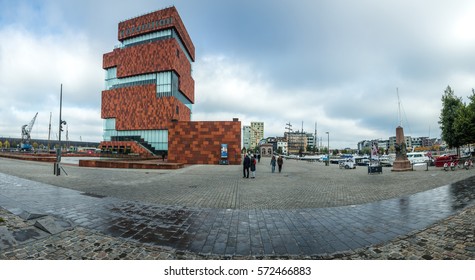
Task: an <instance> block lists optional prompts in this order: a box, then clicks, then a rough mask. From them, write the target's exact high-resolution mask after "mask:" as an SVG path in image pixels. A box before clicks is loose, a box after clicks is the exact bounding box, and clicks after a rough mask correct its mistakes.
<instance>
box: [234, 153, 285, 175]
mask: <svg viewBox="0 0 475 280" xmlns="http://www.w3.org/2000/svg"><path fill="white" fill-rule="evenodd" d="M256 158H257V160H256ZM260 159H261V157H260V155H257V157H256V156H255V155H250V154H246V155H245V156H244V160H243V162H242V165H243V169H242V173H243V178H249V170H250V173H251V179H255V178H256V165H257V163H258V162H260ZM283 164H284V160H283V158H282V156H279V157H277V158H276V157H275V156H274V155H273V156H272V158H271V160H270V165H271V171H272V173H274V172H275V166H276V165H277V166H278V167H279V173H280V172H282V165H283Z"/></svg>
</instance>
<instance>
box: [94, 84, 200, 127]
mask: <svg viewBox="0 0 475 280" xmlns="http://www.w3.org/2000/svg"><path fill="white" fill-rule="evenodd" d="M155 91H156V90H155V85H143V86H135V87H128V88H118V89H113V90H105V91H103V92H102V105H101V106H102V107H101V118H103V119H107V118H115V119H116V124H115V125H116V130H145V129H167V128H168V125H169V123H170V122H171V121H172V119H176V120H179V121H189V120H190V114H191V111H190V109H189V108H188V107H186V106H185V105H184V104H183V103H181V102H179V101H178V100H177V99H176V98H175V97H161V98H157V97H156V94H155ZM176 106H178V114H176Z"/></svg>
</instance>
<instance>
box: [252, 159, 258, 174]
mask: <svg viewBox="0 0 475 280" xmlns="http://www.w3.org/2000/svg"><path fill="white" fill-rule="evenodd" d="M256 164H257V160H256V158H255V157H252V158H251V178H252V179H255V178H256Z"/></svg>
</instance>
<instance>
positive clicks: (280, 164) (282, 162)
mask: <svg viewBox="0 0 475 280" xmlns="http://www.w3.org/2000/svg"><path fill="white" fill-rule="evenodd" d="M283 164H284V160H283V159H282V156H279V158H278V159H277V165H278V166H279V173H280V172H282V165H283Z"/></svg>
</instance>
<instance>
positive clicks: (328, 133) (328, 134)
mask: <svg viewBox="0 0 475 280" xmlns="http://www.w3.org/2000/svg"><path fill="white" fill-rule="evenodd" d="M325 133H326V134H327V138H328V146H327V147H328V148H327V150H328V151H327V152H328V156H327V162H328V164H327V165H330V132H329V131H327V132H325Z"/></svg>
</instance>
